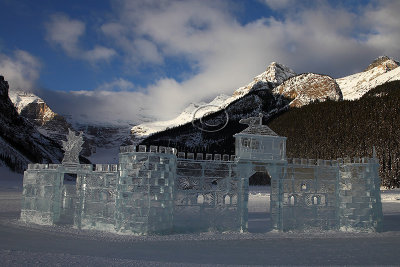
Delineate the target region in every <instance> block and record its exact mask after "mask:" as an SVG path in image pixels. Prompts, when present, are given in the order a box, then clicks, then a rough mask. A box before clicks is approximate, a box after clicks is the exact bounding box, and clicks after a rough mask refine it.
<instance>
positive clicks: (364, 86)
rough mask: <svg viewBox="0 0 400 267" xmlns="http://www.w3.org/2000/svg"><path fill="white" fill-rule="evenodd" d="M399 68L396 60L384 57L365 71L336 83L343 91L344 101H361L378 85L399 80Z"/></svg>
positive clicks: (375, 61) (337, 80) (376, 60)
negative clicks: (360, 99) (361, 98)
mask: <svg viewBox="0 0 400 267" xmlns="http://www.w3.org/2000/svg"><path fill="white" fill-rule="evenodd" d="M399 66H400V64H399V62H397V61H396V60H394V59H391V58H389V57H387V56H382V57H379V58H377V59H375V60H374V61H373V62H372V63H371V64H370V65H369V66H368V67H367V68H366V69H365V70H364V71H362V72H359V73H355V74H352V75H349V76H346V77H343V78H340V79H336V82H337V83H338V85H339V87H340V89H341V90H342V94H343V99H345V100H355V99H359V98H360V97H362V96H363V95H364V94H366V93H367V92H368V91H369V90H371V89H372V88H375V87H376V86H378V85H382V84H384V83H387V82H390V81H396V80H399V79H400V68H399Z"/></svg>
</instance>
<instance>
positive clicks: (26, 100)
mask: <svg viewBox="0 0 400 267" xmlns="http://www.w3.org/2000/svg"><path fill="white" fill-rule="evenodd" d="M8 96H9V97H10V99H11V102H12V103H13V104H14V106H15V108H16V109H17V111H18V113H21V111H22V110H23V109H24V108H25V107H26V106H28V105H29V104H30V103H44V101H43V99H41V98H40V97H38V96H37V95H35V94H32V93H27V92H23V91H13V90H10V91H9V92H8Z"/></svg>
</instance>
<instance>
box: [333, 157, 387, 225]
mask: <svg viewBox="0 0 400 267" xmlns="http://www.w3.org/2000/svg"><path fill="white" fill-rule="evenodd" d="M339 162H340V180H339V194H338V195H339V219H340V229H341V230H343V231H351V230H370V231H381V230H382V220H383V214H382V203H381V195H380V178H379V170H378V169H379V165H378V163H377V159H375V158H362V159H360V158H354V159H353V160H352V161H351V160H350V159H349V158H347V159H344V160H343V159H339Z"/></svg>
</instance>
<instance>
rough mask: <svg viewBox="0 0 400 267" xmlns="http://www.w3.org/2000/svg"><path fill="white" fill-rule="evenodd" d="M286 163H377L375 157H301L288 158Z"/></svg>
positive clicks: (333, 164)
mask: <svg viewBox="0 0 400 267" xmlns="http://www.w3.org/2000/svg"><path fill="white" fill-rule="evenodd" d="M287 162H288V164H292V165H303V166H314V165H317V166H332V167H334V166H341V165H345V164H369V163H377V160H376V159H375V158H366V157H363V158H357V157H356V158H348V157H347V158H338V159H336V160H324V159H303V158H288V159H287Z"/></svg>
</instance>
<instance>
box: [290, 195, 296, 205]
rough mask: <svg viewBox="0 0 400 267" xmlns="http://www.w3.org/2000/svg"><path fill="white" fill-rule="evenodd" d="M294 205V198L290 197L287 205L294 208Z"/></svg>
mask: <svg viewBox="0 0 400 267" xmlns="http://www.w3.org/2000/svg"><path fill="white" fill-rule="evenodd" d="M294 203H295V199H294V196H290V197H289V205H291V206H294Z"/></svg>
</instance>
